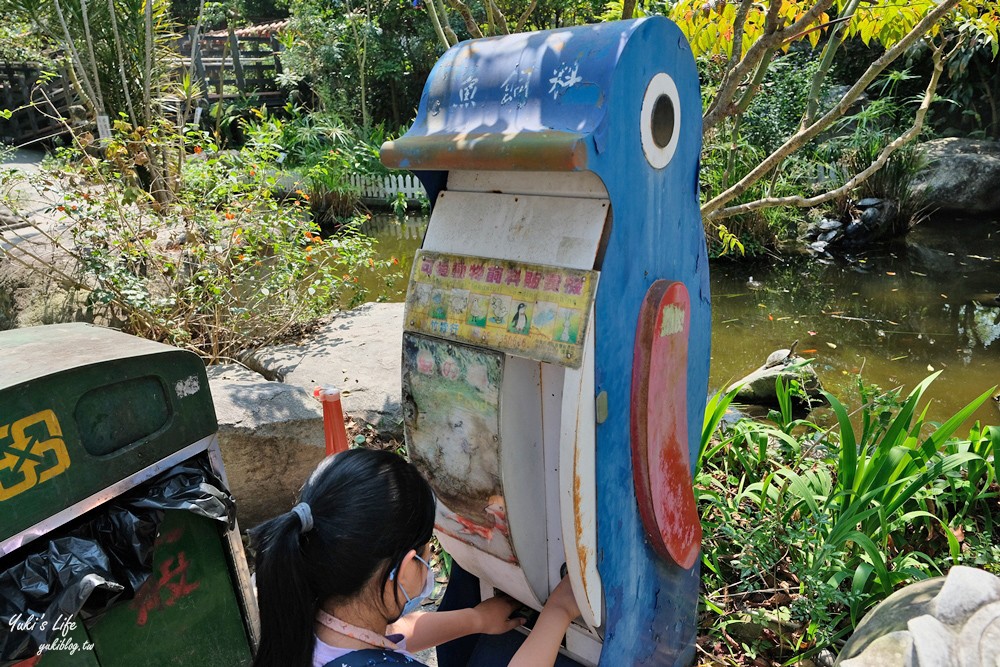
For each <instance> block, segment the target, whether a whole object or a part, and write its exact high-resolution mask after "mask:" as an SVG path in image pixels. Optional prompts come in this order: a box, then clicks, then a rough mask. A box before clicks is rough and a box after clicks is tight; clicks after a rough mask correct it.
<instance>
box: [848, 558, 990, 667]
mask: <svg viewBox="0 0 1000 667" xmlns="http://www.w3.org/2000/svg"><path fill="white" fill-rule="evenodd" d="M998 655H1000V578H998V577H996V576H994V575H992V574H990V573H989V572H986V571H984V570H977V569H975V568H971V567H964V566H956V567H953V568H952V569H951V570H950V571H949V572H948V576H947V577H935V578H933V579H926V580H924V581H918V582H916V583H913V584H910V585H909V586H906V587H905V588H902V589H901V590H898V591H896V592H895V593H893V594H892V595H890V596H889V597H887V598H886V599H885V600H883V601H882V602H881V603H880V604H879V605H878V606H877V607H875V608H874V609H872V610H871V611H870V612H869V613H868V614H867V615H866V616H865V617H864V618H863V619H862V620H861V623H859V624H858V627H857V628H856V629H855V631H854V634H853V635H851V638H850V639H849V640H848V641H847V644H845V645H844V649H843V650H842V651H841V653H840V656H839V657H838V658H837V662H836V663H835V665H836V666H837V667H903V666H904V665H905V666H906V667H931V666H934V667H937V666H939V665H954V666H955V667H978V666H980V665H992V664H994V662H993V661H994V660H995V659H996V656H998Z"/></svg>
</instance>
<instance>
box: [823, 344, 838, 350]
mask: <svg viewBox="0 0 1000 667" xmlns="http://www.w3.org/2000/svg"><path fill="white" fill-rule="evenodd" d="M826 345H827V347H830V348H832V349H834V350H836V349H837V344H836V343H827V344H826Z"/></svg>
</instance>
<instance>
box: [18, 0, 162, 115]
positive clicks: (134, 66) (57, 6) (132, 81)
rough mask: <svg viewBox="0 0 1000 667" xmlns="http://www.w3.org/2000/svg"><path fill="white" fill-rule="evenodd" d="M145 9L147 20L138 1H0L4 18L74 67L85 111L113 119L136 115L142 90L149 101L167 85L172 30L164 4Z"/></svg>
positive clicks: (156, 0)
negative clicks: (28, 28)
mask: <svg viewBox="0 0 1000 667" xmlns="http://www.w3.org/2000/svg"><path fill="white" fill-rule="evenodd" d="M149 9H150V15H149V17H148V21H147V16H146V14H145V10H146V4H145V2H144V1H143V0H113V2H110V3H109V2H81V1H80V0H0V12H2V13H3V14H4V15H5V16H15V17H19V18H20V19H21V20H22V21H25V22H27V23H29V24H30V26H31V28H32V34H33V35H35V36H36V38H37V39H41V40H45V41H46V42H47V43H51V44H55V45H57V46H58V47H59V49H60V50H61V51H62V52H63V53H64V54H65V55H66V56H67V57H68V58H69V59H70V60H71V61H72V62H73V63H74V70H75V77H74V79H75V81H77V82H79V84H78V85H77V86H76V87H77V93H78V94H79V95H80V96H81V97H83V98H84V99H85V103H86V105H87V106H88V108H93V109H96V110H97V111H98V112H99V113H105V114H107V115H108V116H109V117H111V118H112V119H114V118H117V117H118V115H119V114H123V113H131V111H130V108H131V109H134V110H135V111H136V112H139V111H141V107H142V106H143V98H144V90H145V87H146V86H147V85H148V86H149V88H150V92H151V96H152V97H153V98H154V99H158V98H159V97H160V94H161V92H162V91H163V89H164V88H165V86H166V79H165V76H166V67H167V65H168V64H169V61H170V58H169V57H168V53H169V49H168V44H169V42H170V41H171V40H172V39H173V37H174V34H173V32H172V31H173V28H174V26H173V25H172V24H171V21H170V19H169V16H168V9H169V6H168V3H167V1H166V0H153V2H152V4H151V5H150V6H149ZM147 27H148V28H149V31H150V33H149V41H150V46H151V50H150V53H149V54H147V48H146V45H147ZM119 50H120V55H119ZM147 56H149V62H148V63H147ZM129 102H131V107H130V104H129ZM131 120H133V122H135V119H134V118H133V119H131Z"/></svg>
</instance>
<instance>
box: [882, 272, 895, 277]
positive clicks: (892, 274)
mask: <svg viewBox="0 0 1000 667" xmlns="http://www.w3.org/2000/svg"><path fill="white" fill-rule="evenodd" d="M885 275H887V276H894V275H896V272H895V271H886V272H885Z"/></svg>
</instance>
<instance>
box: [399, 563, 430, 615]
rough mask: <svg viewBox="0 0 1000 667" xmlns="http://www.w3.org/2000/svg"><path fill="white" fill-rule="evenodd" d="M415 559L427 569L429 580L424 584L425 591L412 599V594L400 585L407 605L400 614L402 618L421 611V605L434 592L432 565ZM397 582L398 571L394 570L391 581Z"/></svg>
mask: <svg viewBox="0 0 1000 667" xmlns="http://www.w3.org/2000/svg"><path fill="white" fill-rule="evenodd" d="M414 558H416V559H417V560H419V561H420V562H421V563H423V564H424V567H426V568H427V579H426V581H425V582H424V588H423V590H421V591H420V593H419V594H417V595H416V596H414V597H412V598H411V597H410V594H409V593H407V592H406V589H405V588H403V584H402V583H400V584H398V585H399V590H401V591H403V596H404V597H405V598H406V604H405V605H403V611H402V612H401V613H400V616H401V617H402V616H406V615H407V614H412V613H413V612H415V611H416V610H417V609H419V608H420V605H421V604H422V603H423V601H424V600H425V599H426V598H427V596H428V595H430V594H431V593H432V592H433V591H434V570H433V569H431V566H430V563H428V562H427V561H425V560H424V559H423V558H421V557H420V556H416V555H415V556H414ZM395 580H396V569H395V568H393V570H392V572H390V573H389V581H395Z"/></svg>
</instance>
